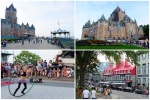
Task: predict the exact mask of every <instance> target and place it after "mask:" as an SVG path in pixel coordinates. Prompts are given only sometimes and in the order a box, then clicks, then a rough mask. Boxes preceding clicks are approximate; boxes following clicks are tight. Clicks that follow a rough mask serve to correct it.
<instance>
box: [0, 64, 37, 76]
mask: <svg viewBox="0 0 150 100" xmlns="http://www.w3.org/2000/svg"><path fill="white" fill-rule="evenodd" d="M24 66H25V67H26V73H27V75H30V77H33V72H34V69H33V67H34V66H33V65H22V64H17V63H16V64H15V63H14V64H11V63H1V78H4V77H17V75H20V72H21V71H22V69H23V67H24ZM12 75H13V76H12Z"/></svg>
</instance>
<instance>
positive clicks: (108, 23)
mask: <svg viewBox="0 0 150 100" xmlns="http://www.w3.org/2000/svg"><path fill="white" fill-rule="evenodd" d="M143 35H144V33H143V29H142V27H138V25H137V22H136V20H135V19H134V20H132V19H131V18H130V17H129V16H128V15H127V14H126V12H125V11H122V10H121V9H120V7H118V6H117V8H116V9H115V10H114V11H113V12H112V14H111V15H110V18H109V19H108V20H106V18H105V16H104V15H102V16H101V18H100V19H99V20H98V21H97V22H93V23H91V22H90V20H89V21H88V22H87V23H85V25H84V26H83V28H82V37H81V39H86V38H92V39H97V40H109V39H115V40H120V39H129V40H131V39H134V40H138V38H140V37H142V36H143Z"/></svg>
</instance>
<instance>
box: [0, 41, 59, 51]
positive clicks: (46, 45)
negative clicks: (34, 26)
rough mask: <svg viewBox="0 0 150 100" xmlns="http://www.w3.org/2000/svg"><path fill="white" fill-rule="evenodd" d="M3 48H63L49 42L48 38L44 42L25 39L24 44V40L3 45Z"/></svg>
mask: <svg viewBox="0 0 150 100" xmlns="http://www.w3.org/2000/svg"><path fill="white" fill-rule="evenodd" d="M2 49H61V48H60V47H58V46H56V45H53V44H50V43H47V40H45V41H44V40H43V41H42V43H41V42H39V43H37V44H34V43H33V41H31V42H30V43H29V42H28V41H24V45H22V42H19V43H14V42H13V43H8V44H7V46H6V47H2Z"/></svg>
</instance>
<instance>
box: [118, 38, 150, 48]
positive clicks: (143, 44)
mask: <svg viewBox="0 0 150 100" xmlns="http://www.w3.org/2000/svg"><path fill="white" fill-rule="evenodd" d="M119 42H121V43H125V44H129V45H134V46H139V47H143V48H146V49H149V40H145V41H140V40H138V41H134V40H120V41H119Z"/></svg>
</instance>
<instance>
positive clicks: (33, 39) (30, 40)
mask: <svg viewBox="0 0 150 100" xmlns="http://www.w3.org/2000/svg"><path fill="white" fill-rule="evenodd" d="M44 40H45V39H44ZM25 41H28V43H33V44H39V43H42V41H43V39H42V38H38V37H29V38H27V39H26V38H22V39H14V40H11V42H14V43H21V44H22V45H24V42H25ZM7 43H8V40H7V39H4V40H2V41H1V46H2V47H6V46H7Z"/></svg>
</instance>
